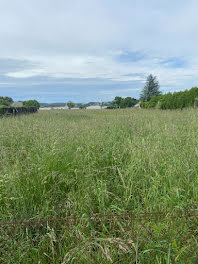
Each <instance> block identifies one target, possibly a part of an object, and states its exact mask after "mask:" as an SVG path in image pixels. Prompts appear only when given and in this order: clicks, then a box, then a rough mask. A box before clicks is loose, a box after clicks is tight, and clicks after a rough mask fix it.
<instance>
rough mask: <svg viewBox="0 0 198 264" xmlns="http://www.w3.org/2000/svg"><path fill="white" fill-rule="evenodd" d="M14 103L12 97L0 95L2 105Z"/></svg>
mask: <svg viewBox="0 0 198 264" xmlns="http://www.w3.org/2000/svg"><path fill="white" fill-rule="evenodd" d="M12 103H13V100H12V98H11V97H7V96H6V97H3V96H0V105H5V106H9V105H11V104H12Z"/></svg>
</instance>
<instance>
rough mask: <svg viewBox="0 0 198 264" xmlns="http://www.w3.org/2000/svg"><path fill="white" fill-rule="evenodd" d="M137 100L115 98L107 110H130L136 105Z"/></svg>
mask: <svg viewBox="0 0 198 264" xmlns="http://www.w3.org/2000/svg"><path fill="white" fill-rule="evenodd" d="M137 102H138V100H136V99H135V98H131V97H125V98H122V97H120V96H116V97H115V99H114V100H113V102H112V103H111V105H110V106H108V109H117V108H130V107H133V106H134V105H135V104H137Z"/></svg>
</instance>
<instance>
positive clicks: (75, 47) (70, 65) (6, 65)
mask: <svg viewBox="0 0 198 264" xmlns="http://www.w3.org/2000/svg"><path fill="white" fill-rule="evenodd" d="M197 10H198V1H197V0H188V1H186V0H174V1H172V0H166V1H159V0H150V1H148V0H42V1H41V0H28V1H27V0H0V96H10V97H12V98H13V99H14V100H15V101H18V100H28V99H36V100H39V101H40V102H43V103H44V102H45V103H53V102H67V101H70V100H71V101H74V102H76V103H77V102H89V101H100V100H103V101H111V100H113V98H114V97H115V96H122V97H126V96H131V97H135V98H137V99H138V98H139V95H140V92H141V90H142V88H143V87H144V85H145V81H146V78H147V76H148V75H149V74H153V75H155V76H157V78H158V80H159V83H160V89H161V91H162V92H163V93H167V92H174V91H179V90H185V89H190V88H191V87H193V86H198V48H197V47H198V34H197V28H198V16H197Z"/></svg>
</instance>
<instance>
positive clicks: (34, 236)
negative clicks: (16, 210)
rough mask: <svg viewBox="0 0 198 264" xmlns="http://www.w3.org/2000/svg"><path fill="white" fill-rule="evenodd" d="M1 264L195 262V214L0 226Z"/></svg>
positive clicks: (131, 215) (134, 215) (197, 245)
mask: <svg viewBox="0 0 198 264" xmlns="http://www.w3.org/2000/svg"><path fill="white" fill-rule="evenodd" d="M0 263H1V264H11V263H12V264H18V263H21V264H29V263H33V264H46V263H52V264H56V263H59V264H66V263H82V264H84V263H86V264H87V263H94V264H95V263H134V264H135V263H198V211H196V210H194V211H192V210H191V211H174V212H151V213H126V214H109V215H93V216H85V215H83V216H82V217H66V218H61V219H40V220H30V221H23V222H8V223H2V222H1V223H0Z"/></svg>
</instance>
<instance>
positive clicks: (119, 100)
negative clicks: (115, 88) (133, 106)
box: [113, 96, 123, 108]
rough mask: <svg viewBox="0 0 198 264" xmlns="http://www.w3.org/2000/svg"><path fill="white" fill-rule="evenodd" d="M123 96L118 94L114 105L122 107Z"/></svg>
mask: <svg viewBox="0 0 198 264" xmlns="http://www.w3.org/2000/svg"><path fill="white" fill-rule="evenodd" d="M122 100H123V98H122V97H120V96H116V97H115V99H114V101H113V105H114V107H115V108H120V107H121V103H122Z"/></svg>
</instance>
